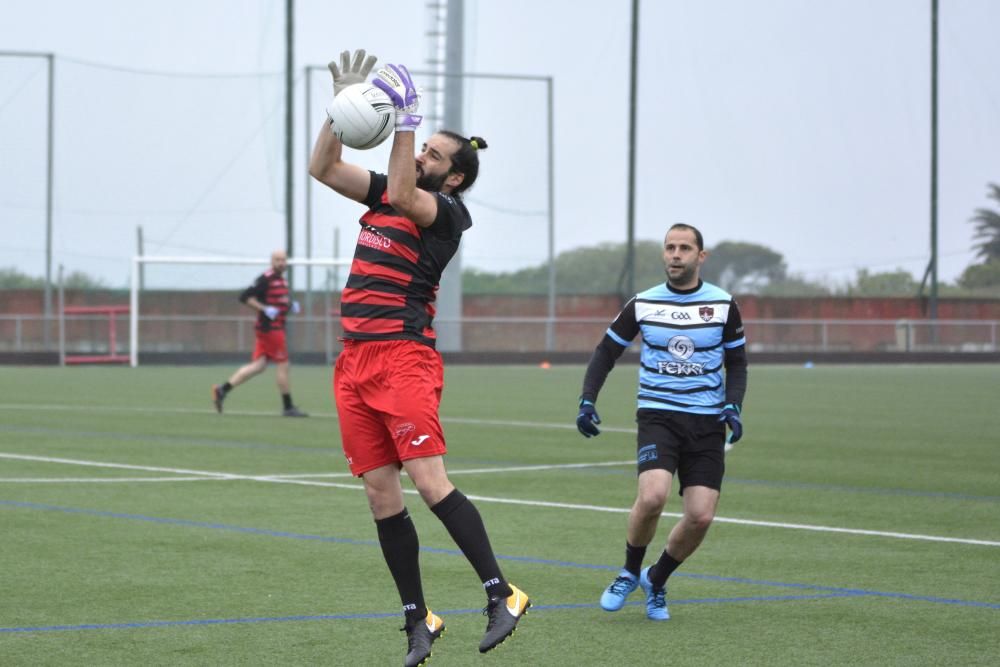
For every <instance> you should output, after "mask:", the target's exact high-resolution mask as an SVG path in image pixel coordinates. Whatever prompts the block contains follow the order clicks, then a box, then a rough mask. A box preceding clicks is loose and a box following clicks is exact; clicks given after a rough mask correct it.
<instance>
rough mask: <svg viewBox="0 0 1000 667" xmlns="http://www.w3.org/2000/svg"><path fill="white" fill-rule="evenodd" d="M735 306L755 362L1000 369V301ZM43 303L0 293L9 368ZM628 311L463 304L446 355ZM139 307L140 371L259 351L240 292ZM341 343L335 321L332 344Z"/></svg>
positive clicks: (21, 353)
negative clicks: (971, 363)
mask: <svg viewBox="0 0 1000 667" xmlns="http://www.w3.org/2000/svg"><path fill="white" fill-rule="evenodd" d="M299 299H300V300H303V299H302V298H301V296H300V297H299ZM324 300H325V299H324V298H323V296H322V295H315V294H314V300H313V303H314V304H316V305H315V306H314V308H313V309H312V313H313V317H312V320H311V321H310V322H308V323H307V322H305V321H303V320H301V319H299V318H296V319H295V320H293V324H292V325H291V326H290V332H289V335H290V341H289V342H290V347H291V349H292V350H293V355H294V357H295V358H296V359H297V360H298V361H299V362H305V363H311V362H315V363H323V362H325V361H326V358H327V341H328V340H329V329H328V327H327V325H326V321H325V318H324V314H323V313H322V312H318V311H321V310H322V306H321V305H320V304H322V303H323V302H324ZM738 300H739V303H740V307H741V310H742V312H743V316H744V319H745V320H749V321H750V323H749V325H748V333H749V337H750V340H751V348H750V349H751V352H752V353H753V356H754V359H755V360H756V361H758V362H760V361H789V362H795V361H797V360H799V359H800V358H801V359H803V360H815V361H820V360H823V359H826V360H829V361H833V360H841V361H853V360H855V359H856V357H857V356H858V355H861V357H862V358H863V359H864V360H865V361H873V360H875V359H874V358H873V356H872V355H874V354H878V355H882V356H881V359H882V360H885V361H893V360H897V359H896V355H898V354H902V355H904V356H903V357H901V358H900V359H898V360H900V361H911V362H915V361H928V360H931V359H930V358H925V357H926V355H927V354H928V353H931V354H932V356H933V355H934V354H938V353H942V354H941V355H940V356H942V358H941V359H940V360H942V361H944V360H949V361H962V360H963V359H964V357H965V356H966V355H965V353H971V356H969V360H976V361H990V360H995V359H1000V357H998V356H997V345H996V338H997V326H996V324H995V323H996V322H997V321H1000V299H956V298H949V299H940V300H939V302H938V314H939V320H938V321H939V322H940V323H947V322H948V321H949V320H952V321H956V322H958V321H965V322H975V321H983V322H989V321H993V322H994V324H993V325H992V331H991V330H990V328H989V326H982V325H980V326H979V327H976V329H977V331H976V333H975V335H972V334H971V333H970V329H971V328H973V327H971V326H962V325H954V326H942V327H932V326H931V325H930V321H929V320H927V319H926V310H927V304H926V302H924V301H921V300H919V299H913V298H891V297H865V298H860V297H859V298H852V297H836V298H835V297H827V298H811V297H810V298H798V297H781V298H772V297H767V298H764V297H758V296H753V295H746V296H742V297H739V298H738ZM65 301H66V304H67V305H72V306H102V305H127V304H128V293H127V292H126V291H124V290H67V291H66V292H65ZM42 304H43V292H42V291H41V290H0V363H51V357H52V355H53V353H54V352H57V351H56V350H54V345H53V341H57V340H58V330H57V324H56V323H52V322H50V323H49V332H48V333H49V336H48V340H49V343H48V344H44V343H43V338H44V335H43V333H44V332H43V329H44V327H43V323H42V321H41V318H40V315H41V313H42ZM620 307H621V303H620V300H619V298H618V297H617V296H616V295H564V296H560V297H559V298H558V299H557V302H556V320H557V321H556V322H555V323H554V324H552V323H549V322H548V319H547V314H548V300H547V299H546V297H544V296H495V295H466V296H465V298H464V300H463V326H462V334H463V349H464V352H462V353H455V354H449V355H446V357H449V358H451V359H452V360H456V361H459V362H462V361H470V362H478V363H494V362H495V363H500V362H511V361H521V362H524V363H534V362H535V361H536V360H537V361H546V360H547V361H550V362H551V363H560V362H565V363H577V362H579V361H581V360H584V361H585V359H586V358H587V357H588V356H589V353H590V351H592V350H593V347H594V345H595V344H596V343H597V341H598V340H599V339H600V337H601V336H602V335H603V333H604V330H605V329H606V327H607V325H608V323H609V322H610V321H611V319H612V318H613V317H614V316H615V315H616V314H617V312H618V310H619V309H620ZM336 308H337V305H336V301H335V300H334V310H336ZM140 309H141V315H142V324H141V335H140V344H141V350H142V363H223V362H224V363H230V362H231V361H233V360H242V359H244V358H245V357H246V355H247V354H248V351H249V350H250V349H252V346H253V332H252V326H251V322H252V317H253V316H252V313H250V312H249V311H248V310H247V309H246V308H245V307H244V306H243V305H242V304H240V303H239V301H238V299H237V295H236V293H235V292H232V291H204V292H193V291H180V290H176V291H174V290H149V291H146V292H143V293H142V297H141V300H140ZM18 317H21V318H23V319H21V321H17V318H18ZM868 321H870V324H869V323H868ZM15 324H16V327H17V332H16V335H15V333H14V328H15ZM115 331H116V336H117V347H118V350H117V351H119V352H123V351H125V350H126V349H127V345H128V319H127V317H125V316H120V317H118V318H117V320H116V328H115ZM984 332H986V333H984ZM337 334H339V329H338V328H337V327H336V320H334V329H333V336H336V335H337ZM549 336H552V339H553V340H554V341H555V345H554V349H551V350H547V349H546V341H547V338H548V337H549ZM991 336H992V341H991ZM15 338H16V339H17V342H16V343H15V342H14V341H15ZM107 338H108V327H107V318H106V317H103V318H102V317H96V316H95V317H74V318H71V319H67V321H66V341H67V349H68V351H69V352H71V353H90V352H94V351H99V350H101V349H102V346H103V348H104V349H105V350H106V348H107ZM820 342H821V344H820ZM337 347H339V346H337ZM536 358H537V359H536ZM55 359H56V360H58V355H57V354H56V356H55Z"/></svg>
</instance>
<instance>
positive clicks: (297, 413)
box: [281, 405, 309, 417]
mask: <svg viewBox="0 0 1000 667" xmlns="http://www.w3.org/2000/svg"><path fill="white" fill-rule="evenodd" d="M281 416H282V417H308V416H309V414H308V413H305V412H302V411H301V410H299V409H298V408H297V407H295V406H294V405H293V406H292V407H290V408H288V409H287V410H285V411H284V412H282V413H281Z"/></svg>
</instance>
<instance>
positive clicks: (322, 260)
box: [128, 255, 352, 368]
mask: <svg viewBox="0 0 1000 667" xmlns="http://www.w3.org/2000/svg"><path fill="white" fill-rule="evenodd" d="M351 261H352V260H351V259H338V258H336V257H318V258H309V259H299V258H297V257H289V258H288V266H325V267H328V268H340V267H346V268H350V266H351ZM147 264H150V265H151V264H201V265H206V264H227V265H233V266H241V265H242V266H263V267H267V266H270V265H271V259H270V258H269V257H266V258H263V259H261V258H251V257H170V256H153V255H135V256H133V257H132V276H131V284H130V287H129V337H128V339H129V366H131V367H132V368H135V367H137V366H138V365H139V276H140V274H141V269H142V267H143V266H145V265H147Z"/></svg>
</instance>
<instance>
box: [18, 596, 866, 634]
mask: <svg viewBox="0 0 1000 667" xmlns="http://www.w3.org/2000/svg"><path fill="white" fill-rule="evenodd" d="M860 596H861V594H860V593H822V594H817V595H757V596H747V597H732V598H704V599H697V598H696V599H690V600H671V601H670V604H672V605H676V604H702V603H705V604H717V603H725V602H787V601H794V600H817V599H824V598H838V597H860ZM626 604H627V605H629V606H638V605H645V604H646V603H645V602H638V601H632V602H628V603H626ZM597 608H599V606H598V605H596V604H594V603H593V602H582V603H567V604H551V605H538V604H533V605H532V606H531V611H532V612H538V611H557V610H564V609H597ZM435 613H437V614H439V615H441V616H444V617H445V618H447V617H449V616H459V615H463V614H477V615H478V614H482V613H483V610H482V609H444V610H440V609H439V610H437V612H435ZM373 618H374V619H380V618H399V612H398V611H392V612H369V613H360V614H309V615H296V616H264V617H251V618H208V619H195V620H185V621H133V622H129V623H81V624H79V625H36V626H21V627H12V628H0V633H15V632H66V631H81V630H135V629H148V628H168V627H178V626H198V625H233V624H240V623H288V622H303V621H354V620H367V619H373Z"/></svg>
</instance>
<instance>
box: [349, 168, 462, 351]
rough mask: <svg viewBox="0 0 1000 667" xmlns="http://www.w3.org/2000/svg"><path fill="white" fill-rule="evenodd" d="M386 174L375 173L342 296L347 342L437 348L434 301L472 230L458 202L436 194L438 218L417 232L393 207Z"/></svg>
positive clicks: (452, 198) (449, 197)
mask: <svg viewBox="0 0 1000 667" xmlns="http://www.w3.org/2000/svg"><path fill="white" fill-rule="evenodd" d="M387 183H388V177H387V176H386V175H385V174H376V173H375V172H371V185H370V186H369V188H368V196H367V197H366V198H365V201H364V203H365V205H366V206H368V212H367V213H365V214H364V215H363V216H361V220H360V224H361V232H360V234H359V235H358V243H357V246H356V248H355V250H354V261H353V262H352V263H351V274H350V276H349V277H348V279H347V286H346V287H345V288H344V291H343V293H342V294H341V297H340V317H341V324H342V326H343V328H344V338H345V339H352V340H415V341H419V342H421V343H424V344H425V345H429V346H431V347H434V343H435V340H436V338H437V336H436V334H435V333H434V327H433V319H434V312H435V309H434V300H435V297H436V294H437V290H438V283H439V282H440V280H441V273H442V272H443V271H444V268H445V266H447V265H448V261H449V260H451V258H452V257H453V256H454V255H455V252H456V251H457V250H458V244H459V242H460V241H461V240H462V233H463V232H464V231H465V230H466V229H468V228H469V227H471V226H472V219H471V217H470V216H469V211H468V209H466V208H465V204H463V203H462V200H461V199H459V198H457V197H452V196H449V195H447V194H444V193H441V192H435V193H432V194H433V195H434V196H435V197H437V200H438V212H437V218H435V220H434V223H433V224H432V225H431V226H429V227H419V226H417V225H416V224H415V223H413V222H412V221H411V220H409V219H407V218H405V217H403V216H401V215H399V214H398V213H397V212H396V211H395V210H394V209H393V208H392V206H390V205H389V199H388V195H387V193H386V186H387Z"/></svg>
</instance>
